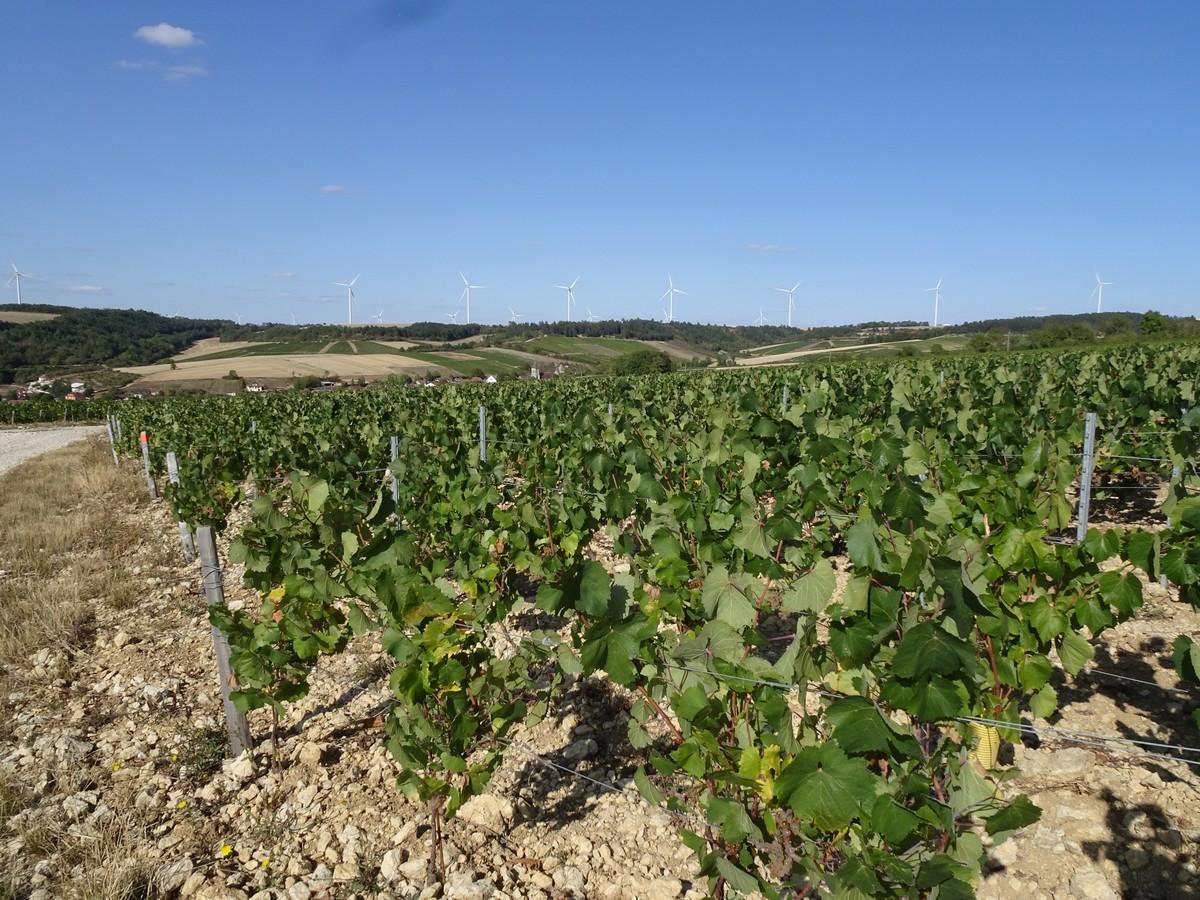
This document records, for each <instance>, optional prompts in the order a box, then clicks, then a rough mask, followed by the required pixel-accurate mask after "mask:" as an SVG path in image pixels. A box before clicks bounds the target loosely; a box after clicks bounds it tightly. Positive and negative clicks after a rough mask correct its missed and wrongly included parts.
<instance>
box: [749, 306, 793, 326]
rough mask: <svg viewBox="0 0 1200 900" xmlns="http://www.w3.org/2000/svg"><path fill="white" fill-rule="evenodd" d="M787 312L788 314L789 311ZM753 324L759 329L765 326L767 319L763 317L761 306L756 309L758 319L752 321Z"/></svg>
mask: <svg viewBox="0 0 1200 900" xmlns="http://www.w3.org/2000/svg"><path fill="white" fill-rule="evenodd" d="M788 312H789V313H790V312H791V310H790V309H789V310H788ZM754 324H755V325H757V326H758V327H759V328H761V327H762V326H763V325H766V324H767V317H766V316H764V315H763V311H762V307H761V306H760V307H759V308H758V318H757V319H755V320H754Z"/></svg>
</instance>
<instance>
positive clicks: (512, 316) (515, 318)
mask: <svg viewBox="0 0 1200 900" xmlns="http://www.w3.org/2000/svg"><path fill="white" fill-rule="evenodd" d="M523 318H525V317H524V316H522V315H521V314H520V313H518V312H517V311H516V310H515V309H513V308H512V307H511V306H510V307H509V308H508V322H509V324H510V325H516V324H517V323H518V322H520V321H521V320H522V319H523Z"/></svg>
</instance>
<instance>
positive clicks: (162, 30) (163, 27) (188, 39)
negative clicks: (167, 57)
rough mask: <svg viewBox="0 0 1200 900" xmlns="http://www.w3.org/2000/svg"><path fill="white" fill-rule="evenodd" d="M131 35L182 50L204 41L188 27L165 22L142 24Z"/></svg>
mask: <svg viewBox="0 0 1200 900" xmlns="http://www.w3.org/2000/svg"><path fill="white" fill-rule="evenodd" d="M133 36H134V37H135V38H137V39H138V40H141V41H145V42H146V43H147V44H155V45H157V46H159V47H169V48H170V49H172V50H182V49H183V48H185V47H195V46H197V45H198V44H203V43H204V41H202V40H200V38H198V37H196V35H195V34H194V33H193V32H192V31H191V30H190V29H188V28H180V27H179V26H177V25H168V24H167V23H166V22H160V23H159V24H157V25H143V26H142V27H141V28H139V29H138V30H137V31H135V32H134V33H133Z"/></svg>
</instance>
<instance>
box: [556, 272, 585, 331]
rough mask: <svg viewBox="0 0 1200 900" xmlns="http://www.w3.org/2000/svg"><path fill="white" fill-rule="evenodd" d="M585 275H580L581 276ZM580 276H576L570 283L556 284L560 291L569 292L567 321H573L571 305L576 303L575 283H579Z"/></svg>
mask: <svg viewBox="0 0 1200 900" xmlns="http://www.w3.org/2000/svg"><path fill="white" fill-rule="evenodd" d="M582 277H583V276H582V275H580V276H579V278H582ZM579 278H576V279H575V280H574V281H572V282H571V283H570V284H556V285H555V287H556V288H558V289H559V290H560V291H566V292H567V321H568V322H570V321H571V307H572V306H574V305H575V285H577V284H579Z"/></svg>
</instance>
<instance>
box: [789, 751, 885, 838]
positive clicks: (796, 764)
mask: <svg viewBox="0 0 1200 900" xmlns="http://www.w3.org/2000/svg"><path fill="white" fill-rule="evenodd" d="M875 781H876V779H875V776H874V775H872V774H871V772H870V770H869V769H868V768H867V764H866V762H865V761H864V760H861V759H851V758H850V757H849V756H847V755H846V754H845V753H844V752H842V750H841V748H840V747H838V746H837V745H836V744H828V743H826V744H819V745H817V746H815V747H805V748H804V749H803V750H801V751H800V752H799V753H798V754H797V755H796V758H795V759H793V760H792V761H791V763H789V764H788V766H787V768H785V769H784V770H783V772H781V773H780V775H779V778H777V779H776V781H775V793H776V794H777V795H778V796H779V797H780V798H781V799H783V800H784V801H785V802H786V803H787V804H788V805H789V806H790V807H791V808H792V811H793V812H794V813H796V815H798V816H802V817H806V818H811V819H812V820H813V822H814V823H815V824H816V825H817V827H818V828H828V829H831V830H833V829H838V828H845V827H846V826H847V825H849V824H850V823H851V822H853V821H854V820H855V819H856V818H857V817H858V816H859V815H860V814H861V813H862V810H863V805H864V804H866V803H868V802H871V801H873V800H874V797H875Z"/></svg>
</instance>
